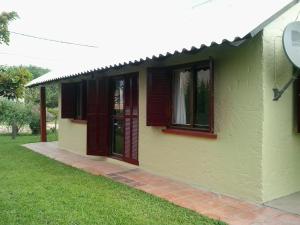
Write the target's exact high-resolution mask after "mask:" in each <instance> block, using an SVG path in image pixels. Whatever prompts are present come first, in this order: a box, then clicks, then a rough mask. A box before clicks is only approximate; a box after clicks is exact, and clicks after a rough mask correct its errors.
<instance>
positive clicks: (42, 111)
mask: <svg viewBox="0 0 300 225" xmlns="http://www.w3.org/2000/svg"><path fill="white" fill-rule="evenodd" d="M40 129H41V142H46V141H47V128H46V88H45V87H41V88H40Z"/></svg>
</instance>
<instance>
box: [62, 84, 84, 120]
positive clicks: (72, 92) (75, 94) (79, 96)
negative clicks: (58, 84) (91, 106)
mask: <svg viewBox="0 0 300 225" xmlns="http://www.w3.org/2000/svg"><path fill="white" fill-rule="evenodd" d="M86 91H87V90H86V81H82V82H77V83H64V84H62V88H61V117H62V118H70V119H77V120H85V119H86V100H87V96H86V93H87V92H86Z"/></svg>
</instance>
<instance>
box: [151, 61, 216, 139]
mask: <svg viewBox="0 0 300 225" xmlns="http://www.w3.org/2000/svg"><path fill="white" fill-rule="evenodd" d="M147 88H148V89H147V125H148V126H167V127H169V128H175V129H186V130H194V131H202V132H209V133H213V132H214V105H213V103H214V100H213V97H214V96H213V90H214V87H213V61H212V60H205V61H201V62H197V63H194V64H185V65H177V66H173V67H168V68H160V69H149V71H148V83H147Z"/></svg>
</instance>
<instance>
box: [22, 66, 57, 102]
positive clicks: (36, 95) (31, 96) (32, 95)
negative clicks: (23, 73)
mask: <svg viewBox="0 0 300 225" xmlns="http://www.w3.org/2000/svg"><path fill="white" fill-rule="evenodd" d="M25 68H26V69H27V70H29V71H30V72H31V73H32V78H33V79H35V78H38V77H40V76H41V75H44V74H45V73H48V72H49V71H50V70H49V69H45V68H42V67H38V66H32V65H30V66H26V67H25ZM25 102H26V103H30V104H39V102H40V91H39V88H38V87H32V88H27V89H26V93H25ZM46 106H47V107H48V108H56V107H58V87H57V86H56V85H48V86H47V92H46Z"/></svg>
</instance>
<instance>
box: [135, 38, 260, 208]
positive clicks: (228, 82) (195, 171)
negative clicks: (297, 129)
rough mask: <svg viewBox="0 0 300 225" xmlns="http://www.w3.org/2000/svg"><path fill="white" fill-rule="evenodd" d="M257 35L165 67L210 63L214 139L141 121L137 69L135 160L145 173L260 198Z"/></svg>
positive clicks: (143, 118) (142, 92)
mask: <svg viewBox="0 0 300 225" xmlns="http://www.w3.org/2000/svg"><path fill="white" fill-rule="evenodd" d="M261 54H262V45H261V37H260V35H258V36H257V37H256V38H254V39H252V40H250V41H248V42H246V43H244V44H243V45H242V46H240V47H238V48H234V47H221V48H216V49H213V48H212V49H208V50H206V51H203V52H201V53H199V54H197V55H192V56H186V57H181V58H178V59H176V58H175V59H174V58H173V59H172V60H167V61H166V62H165V64H166V65H170V64H180V63H185V62H193V61H197V60H201V59H207V58H208V57H209V56H212V57H213V58H214V60H215V61H214V62H215V133H216V134H217V135H218V137H217V139H216V140H210V139H207V138H201V137H189V136H181V135H174V134H166V133H162V131H161V130H162V128H161V127H160V128H159V127H148V126H145V125H146V69H143V70H142V71H140V83H139V84H140V87H139V91H140V98H139V99H140V101H139V104H140V105H139V107H140V113H139V115H140V120H139V122H140V125H139V127H140V128H139V162H140V167H141V168H144V169H146V170H148V171H151V172H154V173H157V174H160V175H164V176H169V177H172V178H175V179H177V180H181V181H184V182H187V183H190V184H192V185H195V186H198V187H201V188H204V189H207V190H210V191H214V192H219V193H225V194H227V195H231V196H235V197H238V198H242V199H247V200H250V201H253V202H261V201H262V185H261V184H262V165H261V161H262V153H261V151H262V119H263V111H262V109H263V107H262V103H263V102H262V100H263V99H262V97H263V93H262V66H261Z"/></svg>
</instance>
